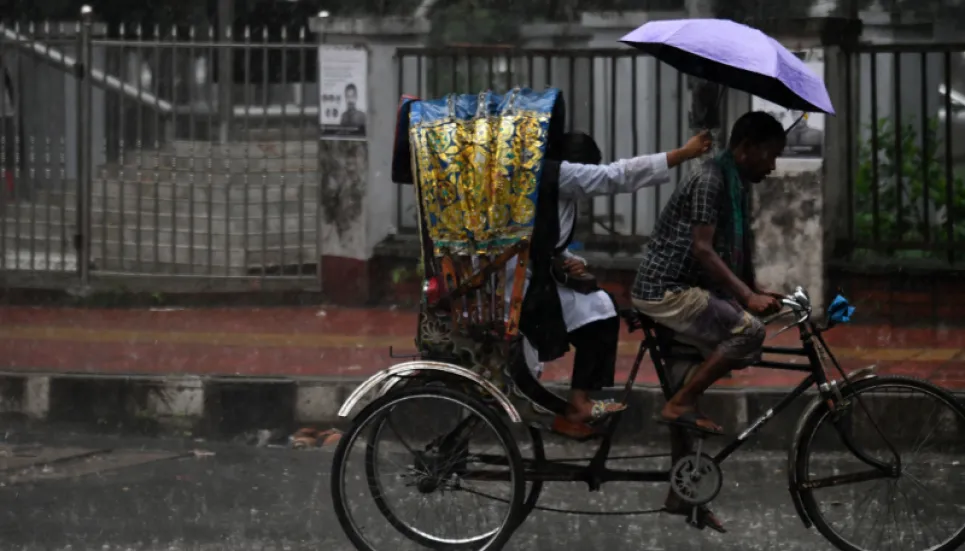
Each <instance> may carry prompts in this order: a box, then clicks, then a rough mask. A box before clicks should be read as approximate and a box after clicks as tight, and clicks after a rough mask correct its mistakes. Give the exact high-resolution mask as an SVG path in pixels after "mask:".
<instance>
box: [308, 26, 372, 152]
mask: <svg viewBox="0 0 965 551" xmlns="http://www.w3.org/2000/svg"><path fill="white" fill-rule="evenodd" d="M368 69H369V56H368V51H366V50H365V48H359V47H355V46H335V45H325V44H323V45H321V46H319V47H318V93H319V98H318V99H319V101H318V107H319V109H318V116H319V123H320V124H321V136H322V139H346V140H364V139H365V136H366V134H365V123H366V118H367V117H368V89H369V87H368Z"/></svg>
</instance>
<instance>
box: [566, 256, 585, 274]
mask: <svg viewBox="0 0 965 551" xmlns="http://www.w3.org/2000/svg"><path fill="white" fill-rule="evenodd" d="M563 270H565V271H566V273H567V274H568V275H571V276H575V277H579V276H581V275H583V274H585V273H586V265H585V264H583V262H582V261H580V260H579V259H577V258H567V259H566V260H564V261H563Z"/></svg>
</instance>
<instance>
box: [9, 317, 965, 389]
mask: <svg viewBox="0 0 965 551" xmlns="http://www.w3.org/2000/svg"><path fill="white" fill-rule="evenodd" d="M415 327H416V315H415V314H414V313H413V312H403V311H391V310H374V309H372V310H363V309H341V308H321V309H318V308H279V309H237V310H233V309H206V310H176V309H158V310H95V309H90V310H86V309H85V310H80V309H53V308H51V309H44V308H20V307H14V308H3V309H0V369H3V370H9V371H17V372H35V373H40V372H42V373H98V374H116V375H129V374H137V375H200V376H255V377H312V378H339V379H346V378H348V379H361V378H363V377H366V376H368V375H371V374H373V373H375V372H377V371H379V370H381V369H383V368H385V367H387V366H389V365H392V364H393V363H397V362H399V361H403V360H399V359H393V358H391V357H390V355H389V348H390V347H392V349H393V351H394V352H395V353H396V354H403V355H404V354H407V353H410V352H411V351H412V350H413V339H414V335H415ZM826 338H827V340H828V343H829V345H830V346H831V347H832V350H833V351H834V353H835V355H836V356H837V357H838V359H839V360H840V361H841V362H842V364H843V366H844V367H845V368H846V369H851V368H857V367H863V366H865V365H868V364H869V363H876V364H877V365H878V367H879V370H880V371H879V372H883V373H896V374H904V375H913V376H916V377H921V378H925V379H929V380H931V381H934V382H936V383H939V384H942V385H944V386H949V387H953V388H956V389H965V329H954V330H952V329H905V328H901V329H898V328H890V327H884V326H854V325H851V326H841V327H838V328H835V329H834V330H832V331H831V332H829V333H828V334H827V336H826ZM796 341H797V335H796V332H795V331H788V332H786V333H784V334H783V335H780V336H779V337H778V338H777V339H771V340H769V341H768V342H769V344H772V345H779V346H780V345H783V346H793V345H794V344H795V342H796ZM638 343H639V333H637V334H628V333H624V335H623V336H622V337H621V343H620V360H619V364H618V380H620V381H624V380H625V379H626V375H627V373H628V372H629V370H630V368H631V366H632V364H633V360H634V357H635V355H636V352H637V346H638ZM648 365H650V364H649V362H647V364H646V365H645V367H644V368H643V369H642V370H641V373H640V377H639V381H640V382H642V383H645V384H655V383H656V375H655V374H654V373H653V370H652V369H647V367H646V366H648ZM570 366H571V360H570V358H568V357H564V358H562V359H560V360H558V361H556V362H553V363H552V364H550V365H549V366H548V367H547V371H546V375H545V377H546V380H548V381H554V382H563V381H566V380H567V378H568V376H569V372H570ZM800 379H801V376H800V375H799V374H795V373H785V372H780V371H775V370H769V369H747V370H743V371H741V372H738V373H735V375H734V377H733V378H732V379H729V380H727V381H725V382H724V383H722V384H724V385H728V386H735V387H741V388H748V387H750V388H781V387H787V386H793V385H794V384H795V383H796V382H797V381H799V380H800Z"/></svg>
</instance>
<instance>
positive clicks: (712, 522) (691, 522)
mask: <svg viewBox="0 0 965 551" xmlns="http://www.w3.org/2000/svg"><path fill="white" fill-rule="evenodd" d="M663 512H664V513H667V514H668V515H677V516H682V517H685V519H686V521H687V526H690V527H691V528H696V529H697V530H703V529H704V528H710V529H711V530H713V531H715V532H718V533H720V534H726V533H727V529H726V528H724V525H723V524H722V523H721V522H720V519H718V518H717V515H715V514H714V513H712V512H711V510H710V509H708V508H707V506H706V505H701V506H699V507H697V514H696V516H695V515H694V507H693V506H689V505H688V506H681V507H679V508H678V507H673V508H668V507H664V508H663Z"/></svg>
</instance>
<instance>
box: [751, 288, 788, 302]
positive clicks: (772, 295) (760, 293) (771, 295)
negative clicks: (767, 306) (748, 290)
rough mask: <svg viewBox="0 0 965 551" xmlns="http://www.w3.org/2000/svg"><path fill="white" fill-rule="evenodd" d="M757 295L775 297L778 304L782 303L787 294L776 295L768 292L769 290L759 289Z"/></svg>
mask: <svg viewBox="0 0 965 551" xmlns="http://www.w3.org/2000/svg"><path fill="white" fill-rule="evenodd" d="M757 294H759V295H767V296H769V297H774V298H776V299H777V301H778V302H780V301H781V299H782V298H784V297H785V296H786V295H785V293H774V292H771V291H768V290H767V289H761V288H760V287H757Z"/></svg>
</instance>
